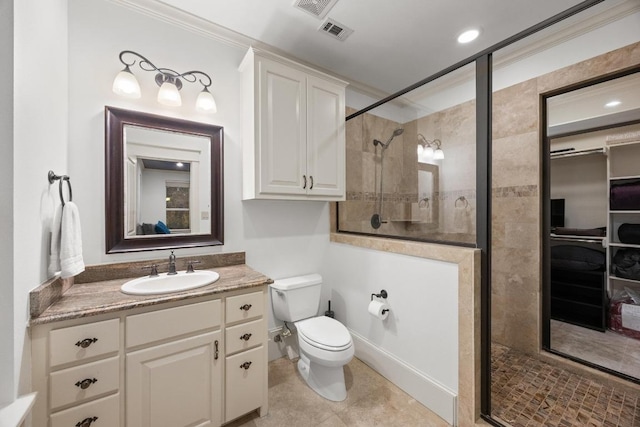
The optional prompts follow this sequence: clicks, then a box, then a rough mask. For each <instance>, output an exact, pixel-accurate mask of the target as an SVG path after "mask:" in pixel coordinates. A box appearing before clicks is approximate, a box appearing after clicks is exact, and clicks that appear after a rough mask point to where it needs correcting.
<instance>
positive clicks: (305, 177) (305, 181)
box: [302, 175, 307, 190]
mask: <svg viewBox="0 0 640 427" xmlns="http://www.w3.org/2000/svg"><path fill="white" fill-rule="evenodd" d="M302 179H303V180H304V184H302V189H303V190H304V189H306V188H307V175H302Z"/></svg>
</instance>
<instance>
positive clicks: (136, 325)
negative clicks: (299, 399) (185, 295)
mask: <svg viewBox="0 0 640 427" xmlns="http://www.w3.org/2000/svg"><path fill="white" fill-rule="evenodd" d="M266 296H267V290H266V286H258V287H252V288H248V289H243V290H236V291H229V292H224V293H218V294H215V295H211V296H210V297H199V298H193V299H190V300H182V301H173V302H167V303H164V304H162V305H151V306H148V307H143V308H131V309H125V310H122V311H118V312H114V313H111V314H101V315H96V316H90V317H86V318H79V319H73V320H65V321H59V322H52V323H45V324H41V325H36V326H34V327H33V328H32V330H31V339H32V375H33V388H34V391H37V392H38V396H37V400H36V404H35V407H34V411H33V425H34V426H38V427H47V426H49V427H58V426H60V427H62V426H78V427H117V426H123V427H124V426H127V427H163V426H166V427H180V426H196V425H197V426H220V425H221V424H223V423H225V422H227V421H230V420H232V419H235V418H237V417H240V416H242V415H244V414H246V413H248V412H251V411H253V410H256V409H260V414H261V415H266V413H267V408H268V407H267V356H266V339H267V326H266V320H265V318H264V316H265V313H266V304H267V299H266ZM241 365H242V366H245V367H246V369H245V368H244V367H241Z"/></svg>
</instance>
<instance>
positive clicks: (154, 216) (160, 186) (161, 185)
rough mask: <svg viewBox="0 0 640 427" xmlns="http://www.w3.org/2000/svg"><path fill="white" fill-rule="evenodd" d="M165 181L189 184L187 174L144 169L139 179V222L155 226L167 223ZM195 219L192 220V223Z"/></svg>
mask: <svg viewBox="0 0 640 427" xmlns="http://www.w3.org/2000/svg"><path fill="white" fill-rule="evenodd" d="M167 181H174V182H189V172H186V171H184V172H181V171H163V170H157V169H145V170H144V172H142V178H141V179H140V188H141V189H142V194H140V214H141V222H146V223H149V224H156V223H157V222H158V221H162V222H164V223H165V224H166V223H167V218H166V213H167V202H166V197H167ZM196 219H197V218H194V221H195V220H196Z"/></svg>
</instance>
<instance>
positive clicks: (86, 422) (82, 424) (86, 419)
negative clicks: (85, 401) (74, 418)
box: [76, 417, 98, 427]
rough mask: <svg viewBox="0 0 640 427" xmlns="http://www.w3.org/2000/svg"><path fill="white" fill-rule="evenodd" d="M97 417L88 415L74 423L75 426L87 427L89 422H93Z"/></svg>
mask: <svg viewBox="0 0 640 427" xmlns="http://www.w3.org/2000/svg"><path fill="white" fill-rule="evenodd" d="M97 419H98V417H89V418H85V419H84V420H82V421H80V422H79V423H77V424H76V427H89V426H90V425H91V424H93V422H94V421H96V420H97Z"/></svg>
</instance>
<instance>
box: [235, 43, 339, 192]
mask: <svg viewBox="0 0 640 427" xmlns="http://www.w3.org/2000/svg"><path fill="white" fill-rule="evenodd" d="M240 71H241V72H242V90H243V93H242V101H243V197H244V199H287V200H332V201H336V200H344V199H345V158H346V151H345V87H346V83H345V82H343V81H341V80H338V79H335V78H333V77H331V76H328V75H326V74H323V73H320V72H318V71H316V70H313V69H311V68H309V67H305V66H303V65H300V64H297V63H295V62H292V61H289V60H287V59H285V58H282V57H279V56H277V55H273V54H270V53H267V52H263V51H258V50H256V49H253V48H250V49H249V51H248V52H247V54H246V56H245V58H244V60H243V61H242V64H241V65H240Z"/></svg>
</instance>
